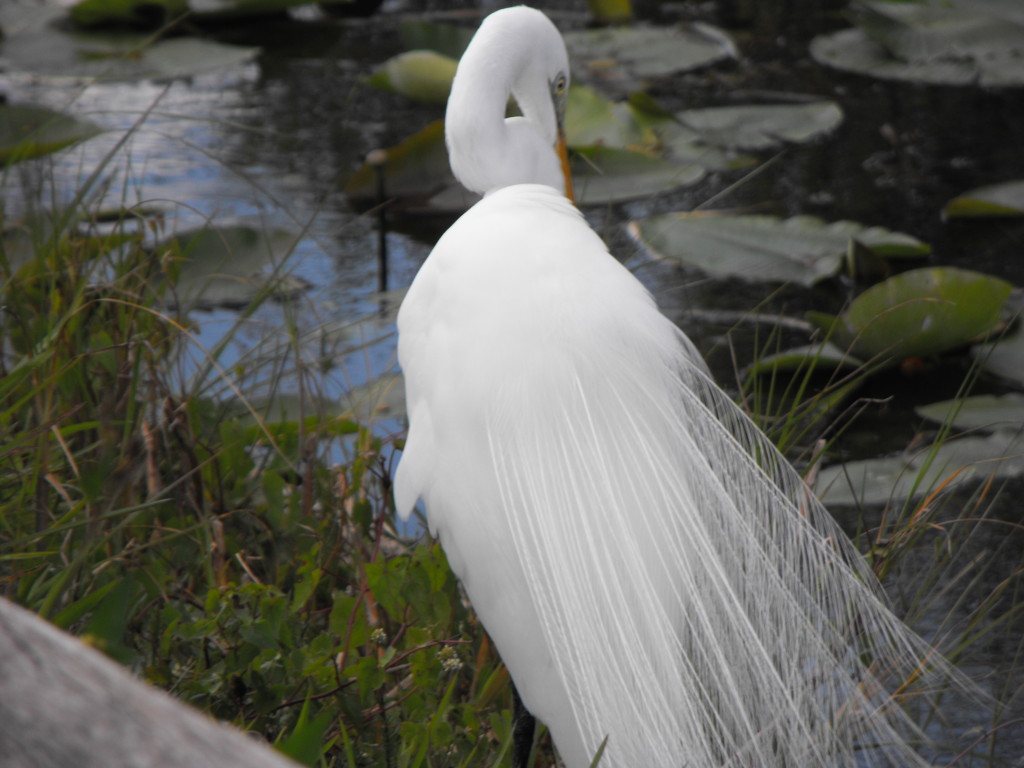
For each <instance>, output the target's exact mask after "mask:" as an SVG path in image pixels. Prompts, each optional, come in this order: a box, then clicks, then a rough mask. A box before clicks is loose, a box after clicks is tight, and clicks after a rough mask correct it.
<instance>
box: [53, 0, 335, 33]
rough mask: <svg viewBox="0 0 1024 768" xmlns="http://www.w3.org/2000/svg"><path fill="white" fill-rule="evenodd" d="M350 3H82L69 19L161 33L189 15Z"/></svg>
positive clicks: (96, 25) (287, 0) (247, 14)
mask: <svg viewBox="0 0 1024 768" xmlns="http://www.w3.org/2000/svg"><path fill="white" fill-rule="evenodd" d="M346 1H347V0H81V1H80V2H78V3H76V4H75V5H73V6H72V7H71V9H70V10H69V12H68V15H69V16H70V18H71V21H73V22H74V23H75V24H77V25H78V26H80V27H85V28H99V27H125V26H130V27H145V28H148V29H158V28H160V27H163V26H166V25H167V24H168V23H169V22H171V21H173V20H175V19H177V18H179V17H181V16H183V15H185V14H186V13H187V14H189V16H190V17H191V18H192V19H193V20H196V19H198V20H202V19H204V18H206V17H212V18H227V17H255V16H267V15H271V14H278V13H282V12H284V11H287V10H288V9H289V8H297V7H299V6H302V5H311V4H312V3H314V2H316V3H318V4H320V5H334V4H338V5H341V4H344V3H345V2H346Z"/></svg>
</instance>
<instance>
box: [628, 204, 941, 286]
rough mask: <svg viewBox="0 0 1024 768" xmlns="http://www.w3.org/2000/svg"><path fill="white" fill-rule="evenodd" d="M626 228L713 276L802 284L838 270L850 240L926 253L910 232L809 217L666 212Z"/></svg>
mask: <svg viewBox="0 0 1024 768" xmlns="http://www.w3.org/2000/svg"><path fill="white" fill-rule="evenodd" d="M629 232H630V234H631V235H632V236H633V238H634V239H635V240H636V241H637V242H640V243H642V244H643V245H644V246H645V247H646V248H647V249H648V250H650V251H651V252H652V253H653V254H655V255H657V256H659V257H663V258H670V259H675V260H677V261H680V262H682V263H683V264H686V265H688V266H692V267H697V268H699V269H701V270H703V271H705V272H707V273H708V274H710V275H713V276H715V277H734V278H739V279H741V280H747V281H773V282H786V283H788V282H792V283H797V284H800V285H807V286H809V285H813V284H814V283H816V282H818V281H820V280H823V279H825V278H828V277H831V276H833V275H835V274H836V273H837V272H838V271H839V268H840V266H841V265H842V262H843V258H844V257H845V254H846V252H847V250H848V248H849V246H850V242H851V241H852V240H856V241H857V242H858V243H860V244H861V245H863V246H865V247H867V248H870V249H871V250H872V251H875V252H876V253H879V254H882V255H884V254H886V253H889V252H893V253H906V252H914V253H924V254H926V253H928V252H929V248H928V246H927V245H925V244H924V243H922V242H921V241H919V240H917V239H915V238H913V237H911V236H909V235H905V234H902V233H899V232H890V231H889V230H887V229H883V228H881V227H870V228H868V227H865V226H864V225H862V224H857V223H855V222H851V221H839V222H835V223H832V224H827V223H825V222H824V221H822V220H821V219H818V218H815V217H813V216H795V217H793V218H791V219H785V220H782V219H778V218H776V217H774V216H729V215H720V214H708V213H696V214H691V213H670V214H664V215H661V216H652V217H649V218H647V219H640V220H637V221H632V222H630V224H629Z"/></svg>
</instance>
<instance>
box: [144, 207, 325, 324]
mask: <svg viewBox="0 0 1024 768" xmlns="http://www.w3.org/2000/svg"><path fill="white" fill-rule="evenodd" d="M297 241H298V237H297V236H296V235H295V234H294V233H292V232H289V231H287V230H283V229H256V228H254V227H249V226H244V225H238V226H228V227H202V228H198V229H192V230H187V231H185V232H179V233H177V234H175V235H173V236H171V237H169V238H167V239H165V240H163V241H162V242H161V243H160V244H159V245H158V246H157V253H159V254H161V256H165V257H169V258H170V260H171V261H172V265H173V269H174V271H176V272H177V275H176V279H175V280H174V291H173V300H174V302H175V303H177V304H178V305H179V306H181V307H185V308H187V309H210V308H213V307H245V306H248V305H249V304H250V303H251V302H252V301H253V300H254V299H256V298H257V297H258V296H260V295H263V294H268V295H272V296H274V297H276V298H288V297H290V296H294V295H296V294H298V293H301V292H302V291H304V290H306V288H307V287H308V286H307V284H306V283H305V282H304V281H302V280H301V279H299V278H297V277H292V276H289V275H286V274H281V271H280V268H281V264H282V262H283V261H284V260H285V259H286V258H287V257H288V256H289V255H290V254H291V252H292V251H293V249H294V248H295V245H296V243H297Z"/></svg>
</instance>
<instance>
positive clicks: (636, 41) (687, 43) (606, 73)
mask: <svg viewBox="0 0 1024 768" xmlns="http://www.w3.org/2000/svg"><path fill="white" fill-rule="evenodd" d="M563 37H564V38H565V44H566V47H567V48H568V49H569V55H570V57H571V58H572V60H573V63H572V71H573V73H574V76H575V77H576V78H577V79H579V80H581V81H586V82H595V83H597V82H600V83H601V84H602V85H603V86H604V87H605V88H610V89H612V90H615V91H617V92H620V93H629V92H631V91H637V90H643V85H644V84H645V83H646V82H647V81H648V80H650V79H652V78H657V77H664V76H667V75H671V74H674V73H677V72H684V71H689V70H693V69H698V68H700V67H706V66H708V65H710V64H713V63H714V62H717V61H721V60H723V59H726V58H731V57H735V55H736V48H735V45H734V44H733V42H732V40H731V39H730V38H729V36H728V35H727V34H726V33H725V32H723V31H722V30H719V29H715V28H714V27H711V26H708V25H704V24H692V25H677V26H672V27H644V26H632V27H607V28H601V29H584V30H573V31H569V32H566V33H565V34H564V35H563ZM611 65H614V66H611Z"/></svg>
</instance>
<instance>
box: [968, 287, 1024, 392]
mask: <svg viewBox="0 0 1024 768" xmlns="http://www.w3.org/2000/svg"><path fill="white" fill-rule="evenodd" d="M1011 301H1012V297H1011ZM971 356H972V357H973V358H974V359H975V360H977V361H978V364H979V365H980V366H981V367H982V368H983V369H984V370H985V371H986V372H987V373H991V374H993V375H994V376H998V377H999V378H1001V379H1005V380H1006V381H1008V382H1013V383H1015V384H1017V385H1018V386H1020V387H1024V330H1022V329H1021V326H1020V323H1019V322H1018V323H1017V326H1016V327H1015V328H1013V329H1012V330H1011V331H1010V332H1009V333H1006V334H1002V335H1001V336H1000V337H999V338H998V339H995V340H994V341H992V342H990V343H987V344H978V345H976V346H974V347H972V348H971Z"/></svg>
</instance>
